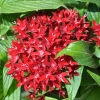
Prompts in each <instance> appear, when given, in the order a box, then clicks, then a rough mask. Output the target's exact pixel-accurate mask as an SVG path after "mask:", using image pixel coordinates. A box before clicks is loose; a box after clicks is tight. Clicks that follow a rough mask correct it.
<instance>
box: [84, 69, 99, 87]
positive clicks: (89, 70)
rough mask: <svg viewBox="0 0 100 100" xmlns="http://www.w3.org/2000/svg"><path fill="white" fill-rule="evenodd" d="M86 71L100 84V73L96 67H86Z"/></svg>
mask: <svg viewBox="0 0 100 100" xmlns="http://www.w3.org/2000/svg"><path fill="white" fill-rule="evenodd" d="M86 71H87V72H88V73H89V74H90V76H91V77H92V78H93V79H94V80H95V81H96V82H97V83H98V84H99V85H100V73H99V72H98V71H97V70H96V69H95V70H94V69H86Z"/></svg>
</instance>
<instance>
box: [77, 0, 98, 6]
mask: <svg viewBox="0 0 100 100" xmlns="http://www.w3.org/2000/svg"><path fill="white" fill-rule="evenodd" d="M76 1H81V2H90V3H95V4H97V5H98V6H100V0H76Z"/></svg>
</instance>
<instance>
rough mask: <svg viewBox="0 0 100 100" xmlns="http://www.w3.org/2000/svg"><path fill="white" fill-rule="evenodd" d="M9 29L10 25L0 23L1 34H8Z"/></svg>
mask: <svg viewBox="0 0 100 100" xmlns="http://www.w3.org/2000/svg"><path fill="white" fill-rule="evenodd" d="M8 30H9V26H6V25H3V24H0V35H4V34H6V33H7V31H8Z"/></svg>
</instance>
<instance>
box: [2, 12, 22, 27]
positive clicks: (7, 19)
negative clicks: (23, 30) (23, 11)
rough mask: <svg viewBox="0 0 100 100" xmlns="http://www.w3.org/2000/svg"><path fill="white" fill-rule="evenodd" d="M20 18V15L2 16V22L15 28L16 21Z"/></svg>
mask: <svg viewBox="0 0 100 100" xmlns="http://www.w3.org/2000/svg"><path fill="white" fill-rule="evenodd" d="M17 18H20V14H19V13H17V14H2V22H3V24H4V25H7V26H10V27H11V26H13V25H14V24H13V23H16V22H15V21H16V19H17Z"/></svg>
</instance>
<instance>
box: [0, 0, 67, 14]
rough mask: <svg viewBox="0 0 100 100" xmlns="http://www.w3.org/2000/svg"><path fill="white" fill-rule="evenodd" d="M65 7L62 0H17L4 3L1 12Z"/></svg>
mask: <svg viewBox="0 0 100 100" xmlns="http://www.w3.org/2000/svg"><path fill="white" fill-rule="evenodd" d="M61 6H62V7H65V5H64V4H63V2H62V1H60V0H34V1H33V0H30V1H16V2H9V3H7V4H3V5H2V6H1V7H0V13H19V12H27V11H33V10H36V11H37V10H42V9H56V8H59V7H61Z"/></svg>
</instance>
